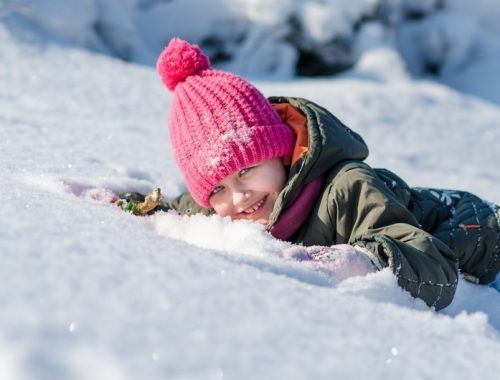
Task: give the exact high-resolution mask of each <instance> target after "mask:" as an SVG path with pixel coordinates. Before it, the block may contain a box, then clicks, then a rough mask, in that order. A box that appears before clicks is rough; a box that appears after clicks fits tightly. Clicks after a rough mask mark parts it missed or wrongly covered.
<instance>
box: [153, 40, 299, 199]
mask: <svg viewBox="0 0 500 380" xmlns="http://www.w3.org/2000/svg"><path fill="white" fill-rule="evenodd" d="M156 68H157V70H158V73H159V74H160V77H161V79H162V81H163V83H164V84H165V86H166V87H167V88H168V89H169V90H170V91H172V92H173V94H174V97H173V101H172V106H171V109H170V124H169V128H170V140H171V143H172V150H173V153H174V156H175V159H176V161H177V164H178V165H179V168H180V170H181V172H182V174H183V176H184V180H185V182H186V186H187V188H188V190H189V192H190V193H191V195H192V196H193V198H194V200H195V201H196V202H197V203H199V204H200V205H202V206H205V207H210V202H209V198H210V194H211V193H212V190H213V189H214V188H215V187H216V186H217V185H218V184H219V183H220V182H221V181H222V180H223V179H224V178H226V177H227V176H229V175H231V174H233V173H234V172H236V171H238V170H241V169H243V168H244V167H247V166H250V165H252V164H255V163H257V162H260V161H264V160H268V159H271V158H276V157H284V156H291V155H292V152H293V147H294V141H295V134H294V133H293V132H292V130H291V129H290V127H288V126H287V125H286V124H284V123H283V122H282V120H281V118H280V117H279V115H278V113H277V112H276V111H275V110H274V109H273V107H272V106H271V104H270V103H269V102H268V100H267V99H266V98H265V97H264V96H263V95H262V94H261V93H260V92H259V91H258V90H257V89H256V88H255V87H253V86H252V85H251V84H250V83H248V82H246V81H245V80H244V79H243V78H241V77H239V76H237V75H234V74H231V73H229V72H225V71H220V70H214V69H213V68H212V67H211V66H210V61H209V60H208V58H207V57H206V56H205V55H204V54H203V53H202V51H201V50H200V48H199V47H198V46H197V45H191V44H189V43H188V42H186V41H184V40H181V39H177V38H174V39H172V40H171V41H170V43H169V44H168V46H167V47H166V48H165V50H164V51H163V52H162V53H161V54H160V56H159V58H158V62H157V65H156Z"/></svg>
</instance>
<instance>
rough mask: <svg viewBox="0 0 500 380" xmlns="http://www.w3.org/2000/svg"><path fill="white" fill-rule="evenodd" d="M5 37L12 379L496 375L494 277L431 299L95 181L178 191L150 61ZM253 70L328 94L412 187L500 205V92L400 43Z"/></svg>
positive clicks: (1, 157) (498, 330)
mask: <svg viewBox="0 0 500 380" xmlns="http://www.w3.org/2000/svg"><path fill="white" fill-rule="evenodd" d="M0 28H1V27H0ZM0 44H1V50H0V63H1V64H0V84H1V85H0V188H1V189H2V196H3V197H4V198H3V201H2V213H1V217H0V279H1V286H0V305H1V310H0V358H1V360H0V378H1V379H3V380H4V379H5V380H14V379H15V380H25V379H37V380H63V379H64V380H68V379H70V380H72V379H84V380H87V379H93V380H94V379H107V380H111V379H142V380H145V379H175V380H181V379H182V380H188V379H200V380H201V379H203V380H205V379H332V378H342V379H359V378H377V379H394V378H407V379H435V378H439V379H462V378H464V379H465V378H481V379H496V378H497V376H498V373H499V371H500V360H499V357H500V293H499V292H498V291H496V290H495V289H493V288H488V287H480V286H474V285H470V284H467V283H463V282H460V284H459V289H458V292H457V296H456V298H455V300H454V302H453V303H452V305H451V306H449V307H448V308H447V309H445V310H444V311H442V312H440V313H436V312H434V311H432V310H429V309H428V308H427V307H426V306H425V305H424V304H423V303H422V302H420V301H418V300H415V299H412V298H411V297H410V296H409V295H407V294H406V293H404V292H403V291H402V290H400V289H399V288H398V287H397V285H396V282H395V278H394V277H393V276H392V275H391V273H389V272H388V271H382V272H380V273H377V274H373V275H369V276H367V277H365V278H354V279H350V280H347V281H344V282H341V283H337V282H336V281H335V280H334V279H328V278H325V277H322V276H321V275H319V274H316V273H312V272H308V271H307V270H305V269H303V268H301V266H300V265H299V264H295V265H293V264H288V263H284V262H282V261H280V259H279V258H277V257H276V256H275V252H276V250H278V249H280V247H281V246H282V243H280V242H277V241H274V240H272V239H271V238H269V237H268V236H267V235H264V234H263V233H262V232H261V231H260V230H259V229H258V228H256V227H255V226H252V225H249V224H244V223H230V222H228V221H227V220H223V219H220V218H217V217H214V218H204V217H193V218H191V219H189V218H181V217H178V216H176V215H170V214H162V215H159V214H157V215H156V216H154V217H151V218H138V217H134V216H131V215H129V214H125V213H123V212H121V211H119V210H117V209H116V208H114V207H112V206H109V205H107V204H105V203H100V202H97V201H95V200H92V199H90V198H91V197H90V196H89V192H88V189H89V188H93V187H105V188H110V189H113V190H116V191H122V190H139V191H147V190H149V189H151V188H152V187H154V186H156V185H159V186H160V187H161V188H162V189H163V191H164V193H165V194H167V195H172V196H173V195H176V194H178V193H179V192H180V191H181V190H182V189H183V185H182V180H181V177H180V173H179V172H178V170H177V169H176V167H175V164H174V161H173V157H172V155H171V152H170V147H169V141H168V133H167V119H168V104H169V102H170V100H171V98H170V96H169V95H168V94H167V92H166V91H165V90H164V89H163V88H162V86H161V83H160V80H159V79H158V78H157V76H156V73H155V71H154V70H153V69H152V68H148V67H143V66H137V65H133V64H125V63H123V62H121V61H118V60H115V59H112V58H109V57H105V56H100V55H96V54H92V53H89V52H85V51H83V50H78V49H70V48H65V49H63V48H60V47H55V46H52V45H50V44H49V45H46V46H45V47H36V46H25V45H20V44H18V43H15V42H13V41H11V40H10V38H9V37H8V35H7V34H6V33H5V32H4V31H3V30H2V29H0ZM388 62H389V63H388ZM256 84H257V85H258V87H259V88H261V89H262V90H263V91H264V93H265V94H266V95H294V96H302V97H307V98H310V99H311V100H314V101H317V102H319V103H320V104H322V105H324V106H326V107H327V108H329V109H330V110H332V111H333V112H334V113H335V114H337V116H339V117H340V118H341V119H342V120H343V121H344V122H346V123H347V124H348V125H349V126H351V127H352V128H353V129H355V130H357V131H358V132H360V133H361V134H362V135H363V136H364V137H365V139H366V141H367V143H368V144H369V146H370V148H371V155H370V158H369V161H368V162H369V163H370V164H372V165H374V166H383V167H387V168H389V169H392V170H394V171H396V172H397V173H398V174H400V175H401V176H402V177H403V178H405V179H406V180H407V181H408V182H409V183H410V184H411V185H421V186H424V185H426V186H436V187H451V188H460V189H464V190H470V191H473V192H476V193H477V194H479V195H480V196H482V197H484V198H488V199H490V200H492V201H495V202H497V203H500V193H499V191H498V190H499V183H500V172H499V170H498V167H499V164H500V149H498V147H499V145H500V126H499V122H498V120H500V107H499V105H498V104H494V103H488V102H486V101H485V100H482V99H481V98H479V97H473V96H469V95H464V94H462V93H459V92H455V91H454V90H451V89H449V88H447V87H444V86H441V85H438V84H436V83H432V82H427V81H414V80H411V79H409V78H408V76H407V74H406V73H405V71H404V69H403V67H402V64H401V62H400V60H399V58H398V57H397V55H395V54H394V52H393V51H391V50H390V49H386V50H384V49H380V50H374V51H373V52H371V53H370V54H367V55H366V56H365V57H364V58H363V60H362V61H361V62H360V63H359V66H358V67H357V68H356V70H354V71H352V72H350V73H348V74H346V75H344V76H342V77H340V78H337V79H331V80H300V81H299V80H295V81H289V82H283V83H281V82H272V83H271V82H267V83H264V82H258V83H256ZM475 86H476V88H479V86H477V84H475Z"/></svg>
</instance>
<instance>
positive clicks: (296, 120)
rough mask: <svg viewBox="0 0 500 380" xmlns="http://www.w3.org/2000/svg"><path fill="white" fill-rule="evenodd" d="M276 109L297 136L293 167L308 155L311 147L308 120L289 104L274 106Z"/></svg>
mask: <svg viewBox="0 0 500 380" xmlns="http://www.w3.org/2000/svg"><path fill="white" fill-rule="evenodd" d="M272 106H273V107H274V109H275V110H276V111H277V112H278V114H279V115H280V117H281V120H283V122H284V123H285V124H287V125H288V126H289V127H290V128H292V129H293V131H294V132H295V134H296V135H297V140H296V141H295V148H294V149H293V154H292V165H293V164H295V163H296V162H297V161H298V160H299V159H300V158H302V156H304V155H305V154H306V153H307V149H308V146H309V144H308V143H309V136H308V134H307V119H306V117H305V116H304V115H303V114H302V113H301V112H300V111H299V110H298V109H297V108H295V107H294V106H292V105H291V104H288V103H279V104H272Z"/></svg>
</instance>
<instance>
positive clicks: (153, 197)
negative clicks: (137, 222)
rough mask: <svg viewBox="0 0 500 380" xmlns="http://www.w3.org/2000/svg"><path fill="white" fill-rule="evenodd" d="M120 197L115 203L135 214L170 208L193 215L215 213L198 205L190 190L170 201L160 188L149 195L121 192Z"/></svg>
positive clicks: (183, 213) (168, 209)
mask: <svg viewBox="0 0 500 380" xmlns="http://www.w3.org/2000/svg"><path fill="white" fill-rule="evenodd" d="M118 197H119V199H118V200H117V201H115V202H114V203H115V204H116V205H117V206H120V207H122V208H123V209H124V210H125V211H129V212H131V213H133V214H135V215H146V214H147V215H150V214H153V213H155V212H157V211H170V210H175V211H177V212H178V213H179V214H182V215H193V214H198V213H201V214H204V215H211V214H213V213H214V211H213V210H212V209H207V208H205V207H202V206H200V205H198V204H197V203H196V202H195V201H194V199H193V197H191V195H190V194H189V193H188V192H186V193H183V194H181V195H179V196H178V197H176V198H173V199H171V200H169V201H165V200H164V198H163V196H162V195H161V191H160V189H159V188H157V189H154V190H153V191H152V192H151V193H149V194H148V195H143V194H141V193H137V192H129V193H123V194H120V195H119V196H118Z"/></svg>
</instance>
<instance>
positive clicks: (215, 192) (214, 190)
mask: <svg viewBox="0 0 500 380" xmlns="http://www.w3.org/2000/svg"><path fill="white" fill-rule="evenodd" d="M222 189H223V187H222V186H221V185H219V186H215V189H213V190H212V193H211V194H210V195H214V194H217V193H218V192H220V191H221V190H222Z"/></svg>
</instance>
